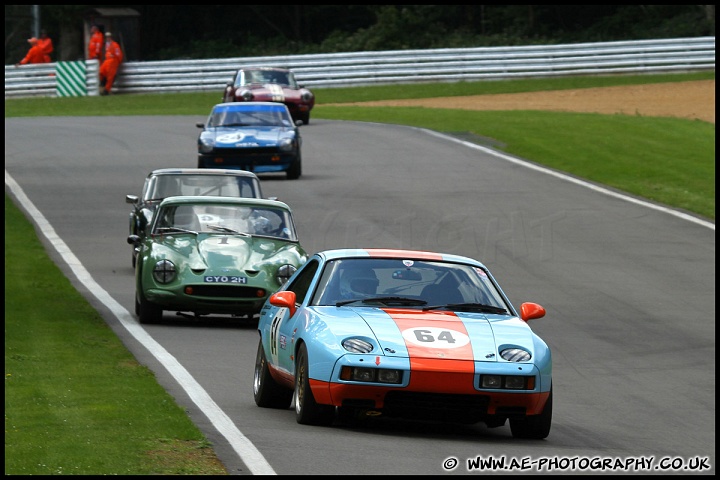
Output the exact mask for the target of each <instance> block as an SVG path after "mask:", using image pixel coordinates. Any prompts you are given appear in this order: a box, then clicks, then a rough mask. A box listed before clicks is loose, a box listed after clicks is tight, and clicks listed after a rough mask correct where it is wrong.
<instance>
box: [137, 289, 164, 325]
mask: <svg viewBox="0 0 720 480" xmlns="http://www.w3.org/2000/svg"><path fill="white" fill-rule="evenodd" d="M138 296H139V297H140V299H139V301H138V300H137V299H136V300H135V302H137V303H136V305H135V311H136V313H137V316H138V321H139V322H140V323H144V324H148V323H158V322H159V321H160V320H162V315H163V309H162V307H160V306H159V305H155V304H154V303H152V302H149V301H148V300H147V299H145V297H143V295H142V293H139V294H138Z"/></svg>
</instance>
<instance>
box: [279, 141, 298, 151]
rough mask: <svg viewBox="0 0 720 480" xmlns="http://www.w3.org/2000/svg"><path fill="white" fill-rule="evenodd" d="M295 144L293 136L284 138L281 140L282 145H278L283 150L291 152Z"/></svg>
mask: <svg viewBox="0 0 720 480" xmlns="http://www.w3.org/2000/svg"><path fill="white" fill-rule="evenodd" d="M294 146H295V142H294V141H293V139H292V138H283V139H282V140H280V145H278V147H279V148H280V151H281V152H291V151H292V150H293V148H294Z"/></svg>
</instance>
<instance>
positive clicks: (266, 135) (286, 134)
mask: <svg viewBox="0 0 720 480" xmlns="http://www.w3.org/2000/svg"><path fill="white" fill-rule="evenodd" d="M301 124H302V121H300V120H298V121H297V122H293V119H292V117H291V115H290V111H289V110H288V108H287V106H285V105H284V104H282V103H277V102H232V103H221V104H218V105H215V106H214V107H213V108H212V110H211V112H210V115H209V116H208V118H207V121H206V122H205V123H198V124H197V127H198V128H202V132H200V135H199V136H198V141H197V143H198V168H230V169H239V170H247V171H249V172H253V173H277V172H285V173H286V176H287V178H288V179H290V180H295V179H297V178H300V175H302V137H301V136H300V128H299V126H300V125H301Z"/></svg>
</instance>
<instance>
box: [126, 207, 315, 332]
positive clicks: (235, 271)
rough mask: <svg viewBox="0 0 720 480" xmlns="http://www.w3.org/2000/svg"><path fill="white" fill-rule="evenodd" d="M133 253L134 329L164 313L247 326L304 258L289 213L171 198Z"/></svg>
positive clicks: (134, 239)
mask: <svg viewBox="0 0 720 480" xmlns="http://www.w3.org/2000/svg"><path fill="white" fill-rule="evenodd" d="M128 243H131V244H135V245H137V246H138V249H139V252H138V260H137V263H136V266H135V284H136V291H135V313H136V314H137V315H138V319H139V320H140V323H153V322H158V321H160V320H161V319H162V315H163V311H164V310H170V311H175V312H178V314H185V315H192V316H194V317H196V318H199V317H202V316H206V315H216V314H223V315H231V316H236V317H246V318H253V317H254V316H255V315H256V314H257V313H259V312H260V309H261V308H262V305H263V303H265V300H266V299H267V298H268V297H269V296H270V294H272V293H274V292H275V291H277V290H278V289H279V288H280V287H281V286H282V285H283V284H284V283H285V281H286V280H287V279H288V278H290V276H292V274H293V273H295V271H296V270H297V268H298V267H300V266H301V265H303V264H304V263H305V261H306V260H307V258H308V255H307V253H306V252H305V250H304V249H303V248H302V246H301V245H300V243H299V241H298V238H297V233H296V231H295V225H294V223H293V217H292V211H291V210H290V208H289V207H288V206H287V205H286V204H285V203H283V202H280V201H276V200H265V199H251V198H231V197H197V196H192V197H187V196H184V197H170V198H167V199H165V200H163V201H162V203H161V204H160V206H159V207H158V209H157V212H156V214H155V215H154V217H153V221H152V226H151V228H150V230H149V234H148V235H146V236H143V237H139V236H137V235H130V236H129V237H128Z"/></svg>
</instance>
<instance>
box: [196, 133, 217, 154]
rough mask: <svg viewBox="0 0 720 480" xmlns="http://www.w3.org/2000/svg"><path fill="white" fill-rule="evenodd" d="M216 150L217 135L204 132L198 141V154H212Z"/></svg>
mask: <svg viewBox="0 0 720 480" xmlns="http://www.w3.org/2000/svg"><path fill="white" fill-rule="evenodd" d="M213 148H215V135H213V134H212V133H210V132H203V133H201V134H200V138H199V139H198V152H200V153H210V152H212V150H213Z"/></svg>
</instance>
